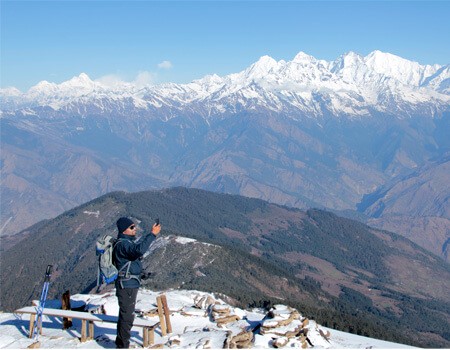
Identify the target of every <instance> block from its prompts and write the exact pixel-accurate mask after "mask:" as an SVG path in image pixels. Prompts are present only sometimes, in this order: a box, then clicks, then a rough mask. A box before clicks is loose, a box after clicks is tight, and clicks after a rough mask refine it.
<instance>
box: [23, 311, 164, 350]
mask: <svg viewBox="0 0 450 350" xmlns="http://www.w3.org/2000/svg"><path fill="white" fill-rule="evenodd" d="M15 313H17V314H30V335H29V336H30V338H32V337H33V332H34V322H35V319H36V313H37V311H36V307H35V306H27V307H23V308H21V309H18V310H16V311H15ZM43 315H46V316H54V317H62V318H64V317H67V318H76V319H79V320H81V342H85V341H87V340H92V339H94V322H102V323H103V322H108V323H117V320H118V317H117V316H109V315H102V314H91V313H89V312H80V311H71V310H60V309H49V308H45V309H44V311H43ZM159 325H160V323H159V322H156V323H155V322H154V321H150V320H145V319H142V318H136V317H135V319H134V322H133V326H136V327H142V339H143V346H144V347H148V346H150V345H153V344H154V342H155V328H156V327H158V326H159ZM88 330H89V334H87V333H88ZM39 332H40V333H41V334H42V325H41V328H40V329H39Z"/></svg>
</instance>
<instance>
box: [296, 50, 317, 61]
mask: <svg viewBox="0 0 450 350" xmlns="http://www.w3.org/2000/svg"><path fill="white" fill-rule="evenodd" d="M315 61H316V58H315V57H313V56H310V55H308V54H306V53H304V52H303V51H300V52H299V53H298V54H297V55H295V57H294V59H293V60H292V62H295V63H304V62H315Z"/></svg>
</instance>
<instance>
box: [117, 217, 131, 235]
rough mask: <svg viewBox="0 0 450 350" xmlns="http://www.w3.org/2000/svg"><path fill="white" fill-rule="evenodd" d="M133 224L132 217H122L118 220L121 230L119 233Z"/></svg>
mask: <svg viewBox="0 0 450 350" xmlns="http://www.w3.org/2000/svg"><path fill="white" fill-rule="evenodd" d="M133 224H134V222H133V221H132V220H131V219H128V218H120V219H119V220H117V229H118V230H119V233H122V232H123V231H125V230H126V229H127V228H128V227H130V226H131V225H133Z"/></svg>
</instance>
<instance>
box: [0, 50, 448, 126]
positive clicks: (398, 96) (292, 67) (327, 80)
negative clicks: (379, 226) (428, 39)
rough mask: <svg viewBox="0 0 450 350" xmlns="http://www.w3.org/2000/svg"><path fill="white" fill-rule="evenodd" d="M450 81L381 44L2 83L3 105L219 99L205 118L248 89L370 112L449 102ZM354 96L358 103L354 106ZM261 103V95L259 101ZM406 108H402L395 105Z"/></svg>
mask: <svg viewBox="0 0 450 350" xmlns="http://www.w3.org/2000/svg"><path fill="white" fill-rule="evenodd" d="M449 81H450V72H449V66H448V65H447V66H440V65H420V64H418V63H417V62H412V61H408V60H406V59H403V58H401V57H398V56H395V55H392V54H389V53H383V52H381V51H374V52H372V53H370V54H369V55H367V56H366V57H362V56H360V55H358V54H355V53H353V52H349V53H347V54H344V55H342V56H340V57H339V58H338V59H336V60H335V61H324V60H317V59H315V58H314V57H312V56H309V55H307V54H305V53H303V52H300V53H298V54H297V55H296V56H295V57H294V59H293V60H292V61H287V62H286V61H284V60H281V61H275V60H274V59H273V58H271V57H269V56H262V57H261V58H260V59H259V60H258V61H257V62H255V63H253V64H252V65H250V66H249V67H248V68H246V69H244V70H243V71H241V72H239V73H233V74H230V75H227V76H225V77H219V76H217V75H209V76H206V77H204V78H201V79H198V80H194V81H193V82H191V83H188V84H175V83H165V84H161V85H157V86H147V87H144V88H139V87H137V86H134V85H133V84H132V83H122V84H121V85H116V86H113V87H108V86H106V85H104V84H102V83H100V82H98V81H92V80H91V79H90V78H89V77H88V75H87V74H85V73H81V74H80V75H79V76H76V77H73V78H72V79H70V80H68V81H66V82H63V83H61V84H55V83H49V82H47V81H42V82H40V83H38V84H37V85H35V86H33V87H31V88H30V89H29V90H28V92H26V93H21V94H20V95H19V96H18V95H17V93H18V92H17V91H16V90H12V89H2V90H1V91H0V97H1V99H2V100H3V105H4V107H3V108H5V106H6V108H8V106H10V107H9V108H11V107H14V108H17V107H18V106H20V103H19V105H17V103H18V102H17V101H16V104H15V103H8V101H10V100H11V101H13V100H15V99H16V100H17V99H21V100H24V101H26V102H25V103H24V104H23V107H30V106H33V105H34V106H39V105H41V106H42V105H49V106H52V108H55V109H57V110H59V109H65V110H67V111H70V110H71V107H70V105H71V104H72V103H79V104H83V103H85V101H86V98H88V99H90V100H97V101H101V100H102V99H106V100H107V101H110V102H111V103H113V102H120V101H123V100H131V102H132V103H131V105H134V107H135V109H136V110H138V111H139V110H140V111H141V112H143V111H145V110H147V111H152V110H154V109H155V108H156V109H158V108H161V107H162V106H164V105H165V107H166V108H174V109H175V110H177V109H179V108H180V107H181V106H185V105H186V104H192V103H194V104H195V103H198V102H202V103H205V101H210V102H211V103H212V102H214V103H219V105H218V106H216V110H214V109H213V110H209V111H208V109H207V108H206V109H205V108H204V109H203V110H202V111H201V112H202V115H203V116H204V118H208V114H210V113H211V112H213V113H217V112H220V109H221V108H224V104H225V103H228V104H232V102H233V101H232V99H237V100H236V101H235V103H236V105H235V108H236V106H238V104H239V97H240V96H242V97H245V99H246V100H248V99H252V98H258V99H260V100H262V101H267V102H265V103H262V104H260V107H263V108H265V109H267V110H273V111H278V112H280V111H282V110H289V108H294V109H298V110H300V111H303V112H309V113H313V112H316V114H317V115H320V113H317V112H318V111H317V110H315V108H314V105H313V103H312V101H311V94H312V93H314V92H317V93H323V94H325V95H326V96H332V101H331V104H330V106H329V107H330V109H331V110H334V112H335V113H339V114H342V115H347V116H351V115H360V116H367V115H369V114H370V112H369V111H368V110H367V108H375V109H377V110H380V111H387V109H388V108H391V107H392V106H393V105H392V103H391V102H392V101H396V102H401V101H408V102H410V103H414V104H416V105H417V106H420V105H421V104H423V103H425V102H426V101H428V100H433V101H435V103H438V104H439V103H441V104H442V103H444V104H445V103H448V102H449V101H450V97H449V96H448V95H449V91H448V89H447V85H448V82H449ZM256 86H257V87H258V88H256V89H255V88H254V87H256ZM288 92H289V93H288ZM289 95H291V96H289ZM376 95H378V96H382V98H380V97H375V96H376ZM89 96H90V98H89ZM261 97H263V98H261ZM361 99H362V100H361ZM348 103H351V105H353V107H351V108H346V106H345V105H346V104H348ZM221 105H222V106H221ZM355 106H357V108H355ZM102 107H104V108H106V106H102ZM247 107H252V106H247ZM256 107H258V103H256V105H255V106H253V108H256ZM442 108H443V106H441V107H439V108H438V109H437V110H436V113H441V111H442ZM394 111H395V110H393V111H392V112H394ZM401 111H402V109H401V108H398V109H397V110H396V111H395V113H396V114H398V113H399V112H401ZM410 112H411V111H410Z"/></svg>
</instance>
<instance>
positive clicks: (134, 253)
mask: <svg viewBox="0 0 450 350" xmlns="http://www.w3.org/2000/svg"><path fill="white" fill-rule="evenodd" d="M117 238H118V239H119V240H118V242H117V243H116V245H115V246H114V251H113V261H114V265H115V266H116V267H117V269H118V270H119V271H120V269H121V268H122V267H123V266H124V265H125V264H126V263H127V262H128V261H131V265H130V270H129V272H130V274H131V275H135V276H141V273H142V263H141V258H142V256H143V255H144V254H145V252H146V251H147V250H148V248H149V247H150V244H151V243H152V242H153V240H154V239H155V235H153V234H152V233H149V234H146V235H144V236H143V237H141V239H139V240H137V241H136V237H135V236H129V235H124V234H123V233H119V235H118V236H117ZM125 270H126V268H125V269H124V271H125ZM120 282H122V285H123V288H139V286H140V280H137V279H135V278H131V279H128V280H126V279H121V278H120V277H119V278H118V279H117V280H116V288H121V285H120Z"/></svg>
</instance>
